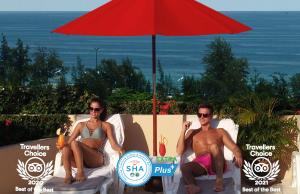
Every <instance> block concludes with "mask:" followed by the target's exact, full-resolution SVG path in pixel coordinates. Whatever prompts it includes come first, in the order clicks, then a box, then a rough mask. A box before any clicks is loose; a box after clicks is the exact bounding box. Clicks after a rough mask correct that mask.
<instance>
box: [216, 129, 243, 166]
mask: <svg viewBox="0 0 300 194" xmlns="http://www.w3.org/2000/svg"><path fill="white" fill-rule="evenodd" d="M219 130H220V131H221V133H222V140H223V144H224V145H225V146H226V147H227V148H228V149H229V150H231V151H232V153H233V155H234V157H235V163H236V165H237V166H239V167H242V165H243V158H242V153H241V151H240V148H239V147H238V146H237V145H236V144H235V143H234V141H233V140H232V139H231V137H230V135H229V134H228V133H227V131H225V130H224V129H219Z"/></svg>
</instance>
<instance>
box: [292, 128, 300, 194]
mask: <svg viewBox="0 0 300 194" xmlns="http://www.w3.org/2000/svg"><path fill="white" fill-rule="evenodd" d="M297 143H298V149H299V150H300V134H299V135H298V142H297ZM292 172H293V179H292V187H294V188H296V194H300V152H299V151H294V152H293V154H292Z"/></svg>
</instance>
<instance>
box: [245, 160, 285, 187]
mask: <svg viewBox="0 0 300 194" xmlns="http://www.w3.org/2000/svg"><path fill="white" fill-rule="evenodd" d="M243 171H244V173H245V176H246V177H248V179H249V180H253V181H255V183H256V185H268V181H270V180H275V178H276V177H277V176H278V173H279V171H280V169H279V161H278V160H277V161H276V162H274V163H271V162H270V160H269V159H267V158H265V157H259V158H256V159H255V160H254V161H253V162H252V163H251V164H250V163H249V162H247V161H245V164H244V168H243Z"/></svg>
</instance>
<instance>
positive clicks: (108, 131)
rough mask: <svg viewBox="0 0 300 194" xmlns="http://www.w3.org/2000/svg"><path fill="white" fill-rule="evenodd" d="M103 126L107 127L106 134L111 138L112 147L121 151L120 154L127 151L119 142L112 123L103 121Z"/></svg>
mask: <svg viewBox="0 0 300 194" xmlns="http://www.w3.org/2000/svg"><path fill="white" fill-rule="evenodd" d="M103 126H104V127H105V130H106V135H107V138H108V140H109V143H110V145H111V147H112V149H114V150H115V151H117V152H119V153H120V154H123V153H124V152H125V150H124V149H123V148H122V147H121V146H119V145H118V144H117V141H116V139H115V137H114V135H113V130H112V126H111V124H109V123H107V122H103Z"/></svg>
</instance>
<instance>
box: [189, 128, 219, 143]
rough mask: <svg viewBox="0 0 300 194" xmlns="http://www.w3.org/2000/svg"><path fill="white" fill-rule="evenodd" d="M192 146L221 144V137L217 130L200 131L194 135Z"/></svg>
mask: <svg viewBox="0 0 300 194" xmlns="http://www.w3.org/2000/svg"><path fill="white" fill-rule="evenodd" d="M193 144H202V145H203V144H204V145H209V144H222V137H221V135H220V134H219V133H218V131H217V130H209V131H200V132H198V133H197V134H195V135H194V137H193Z"/></svg>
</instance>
